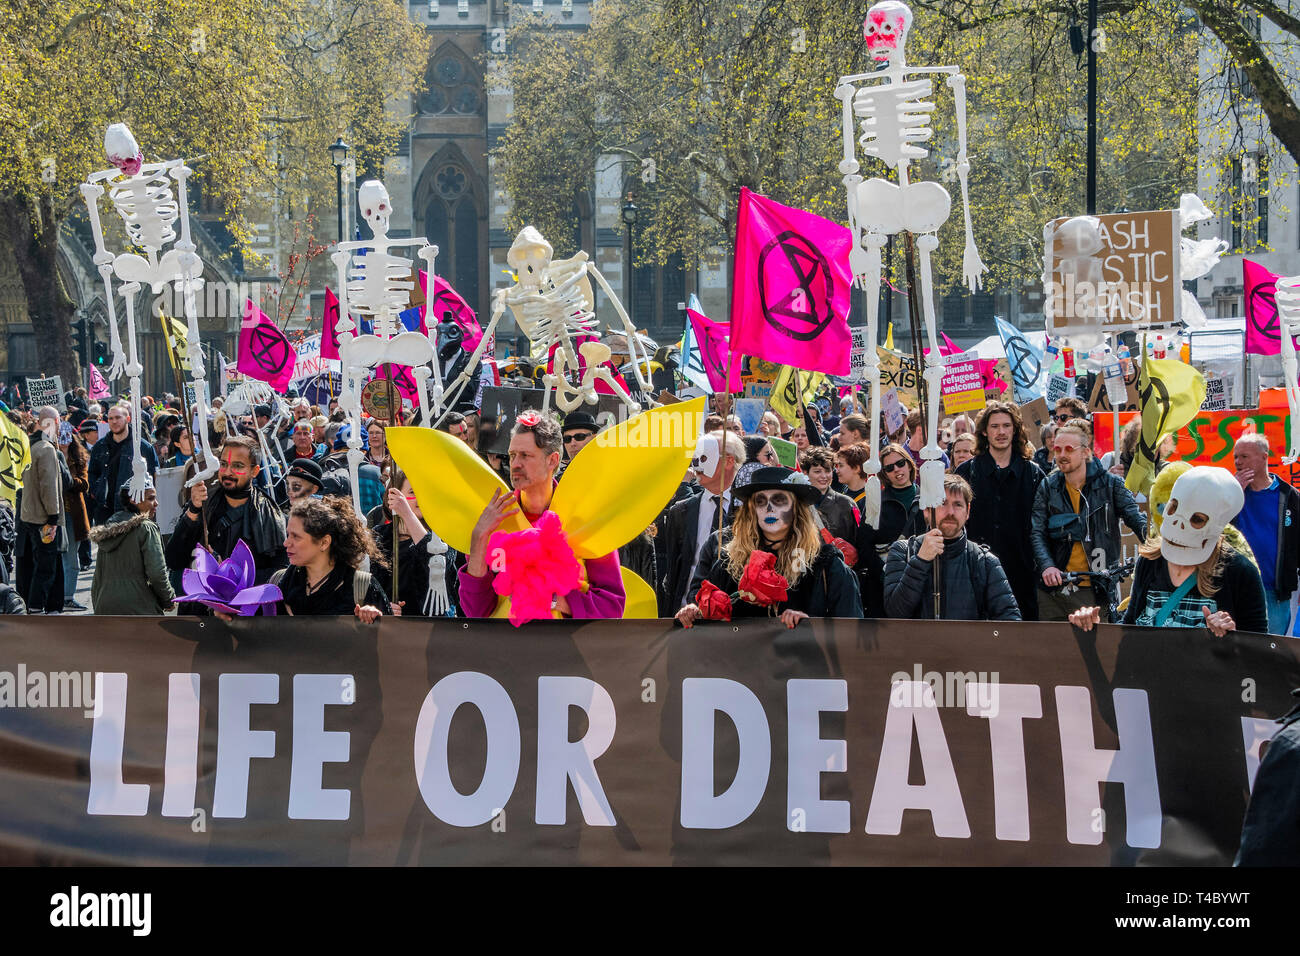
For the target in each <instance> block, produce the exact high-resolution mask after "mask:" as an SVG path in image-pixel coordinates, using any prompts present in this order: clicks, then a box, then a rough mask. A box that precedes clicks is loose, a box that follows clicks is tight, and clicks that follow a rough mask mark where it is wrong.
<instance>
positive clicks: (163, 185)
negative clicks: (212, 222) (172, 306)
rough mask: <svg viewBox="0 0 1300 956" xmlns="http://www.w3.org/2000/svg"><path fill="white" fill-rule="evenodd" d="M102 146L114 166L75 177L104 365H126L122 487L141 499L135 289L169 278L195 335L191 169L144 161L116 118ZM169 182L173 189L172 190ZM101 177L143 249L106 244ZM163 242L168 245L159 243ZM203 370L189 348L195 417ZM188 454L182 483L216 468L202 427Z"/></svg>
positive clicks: (157, 286) (156, 286) (198, 352)
mask: <svg viewBox="0 0 1300 956" xmlns="http://www.w3.org/2000/svg"><path fill="white" fill-rule="evenodd" d="M104 151H105V152H106V153H107V154H108V161H109V162H110V163H112V165H113V168H112V169H101V170H99V171H98V172H95V173H91V174H90V176H89V177H88V178H87V180H86V182H84V183H82V184H81V195H82V198H83V199H84V200H85V202H86V211H87V213H88V215H89V217H90V226H91V230H92V232H93V233H94V236H95V258H94V262H95V265H96V266H97V267H98V269H99V274H100V277H101V278H102V279H103V280H104V302H105V306H106V309H107V311H108V329H109V338H110V345H111V347H112V350H113V364H112V365H111V366H110V367H109V372H108V377H109V378H110V379H115V378H117V377H118V376H119V375H121V374H122V372H126V374H127V377H128V378H129V379H130V390H131V424H132V427H134V428H135V429H136V434H135V440H134V441H133V442H132V445H131V480H130V486H129V487H130V489H131V496H132V498H134V500H136V501H140V500H141V499H142V498H143V497H144V492H145V484H146V480H147V478H148V469H147V466H146V465H145V460H144V456H142V455H141V454H140V438H141V436H140V434H139V428H140V424H139V423H140V376H141V374H142V373H143V372H144V366H143V365H141V364H140V358H139V351H138V345H137V342H136V334H135V296H136V293H138V292H139V291H140V288H141V286H143V285H146V284H147V285H149V286H150V287H151V288H152V290H153V291H154V292H155V293H159V292H162V291H163V290H164V289H165V288H166V287H167V286H168V284H169V283H174V284H175V285H176V287H177V288H179V290H180V293H181V301H182V302H183V303H184V310H185V319H186V323H187V325H188V327H189V332H188V335H189V340H190V341H191V342H198V341H199V318H198V310H197V309H196V308H195V305H194V292H195V290H196V289H198V288H199V287H200V286H202V284H203V278H202V276H203V261H202V260H201V259H200V258H199V257H198V256H197V255H196V254H195V252H194V242H193V240H192V239H191V236H190V215H189V203H188V199H187V194H186V180H187V179H188V178H189V175H190V173H191V172H193V170H191V169H190V168H189V167H188V166H186V165H185V160H184V159H173V160H169V161H167V162H164V163H146V162H145V161H144V156H143V154H142V153H141V152H140V147H139V146H138V145H137V144H136V141H135V137H134V136H132V135H131V131H130V130H129V129H127V127H126V125H125V124H123V123H114V124H113V125H112V126H110V127H108V130H107V131H106V132H105V134H104ZM173 181H174V182H175V185H176V188H177V192H176V193H173V192H172V183H173ZM102 182H106V183H107V184H108V198H109V200H110V202H112V204H113V208H114V209H115V210H117V214H118V215H119V216H121V217H122V223H123V225H124V226H125V227H126V234H127V238H128V239H130V241H131V244H132V245H133V246H135V247H136V248H138V249H143V250H144V255H143V256H141V255H138V254H136V253H133V252H123V253H121V254H120V255H114V254H113V253H112V252H109V251H108V250H107V249H106V248H105V246H104V230H103V228H102V226H101V225H100V221H99V199H100V197H101V196H103V195H104V187H103V186H101V185H100V183H102ZM177 220H179V221H180V226H181V229H180V236H179V237H177V234H176V222H177ZM167 246H170V248H165V247H167ZM164 250H165V251H164ZM114 275H116V276H117V278H118V279H120V280H121V281H122V282H123V283H125V284H124V285H123V286H122V287H121V289H120V292H121V295H122V301H123V303H124V305H125V308H126V343H127V344H126V352H125V353H124V352H123V348H122V339H121V337H120V336H119V334H118V330H117V313H116V307H115V303H114V300H113V276H114ZM205 375H206V371H205V369H204V365H203V350H202V349H199V348H195V349H192V350H191V352H190V380H191V381H192V382H193V384H194V394H195V402H196V404H195V406H194V409H193V411H194V415H195V418H196V420H197V421H199V422H206V421H207V417H208V413H207V407H206V402H205V401H204V399H203V392H204V377H205ZM194 454H195V458H196V465H197V466H199V467H198V469H197V471H196V473H195V475H194V477H193V479H191V480H190V482H189V484H191V485H193V484H195V483H197V482H200V481H205V480H207V479H208V478H210V477H212V476H213V475H215V474H216V473H217V459H216V456H215V455H213V454H212V450H211V449H210V448H208V441H207V430H206V428H198V429H196V430H195V431H194Z"/></svg>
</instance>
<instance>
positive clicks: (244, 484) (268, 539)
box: [165, 435, 288, 584]
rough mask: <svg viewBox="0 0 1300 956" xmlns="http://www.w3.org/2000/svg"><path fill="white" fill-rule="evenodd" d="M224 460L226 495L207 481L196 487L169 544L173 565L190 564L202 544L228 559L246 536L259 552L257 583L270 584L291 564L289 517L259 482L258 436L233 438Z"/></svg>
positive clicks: (179, 567)
mask: <svg viewBox="0 0 1300 956" xmlns="http://www.w3.org/2000/svg"><path fill="white" fill-rule="evenodd" d="M218 458H219V459H220V461H221V467H220V469H219V471H218V472H217V474H218V478H219V481H220V485H221V494H213V495H209V494H208V488H207V485H204V484H198V485H195V486H194V489H193V490H192V491H191V493H190V504H189V506H188V507H187V508H186V509H185V511H184V512H182V514H181V517H180V520H178V521H177V522H176V528H175V530H174V531H173V532H172V536H171V540H170V541H168V542H167V548H166V552H165V554H166V558H167V567H169V568H171V569H172V570H173V571H179V570H182V569H184V568H188V567H189V566H190V564H191V562H192V561H193V555H194V549H195V547H197V546H198V545H206V546H207V547H208V549H209V550H211V551H212V553H213V554H214V555H216V557H217V559H218V560H221V561H224V560H225V559H226V558H228V557H230V555H231V552H233V551H234V550H235V544H236V543H237V542H239V541H241V540H242V541H244V542H246V543H247V544H248V548H249V550H250V551H252V552H253V562H254V564H255V565H256V567H257V574H256V579H257V583H258V584H265V583H266V582H267V580H268V579H269V578H270V577H271V574H272V573H273V572H275V571H277V570H279V569H280V568H283V567H284V566H285V565H286V564H287V563H288V559H287V558H286V556H285V552H284V533H285V521H284V515H283V514H281V512H280V509H279V508H277V507H276V506H275V502H274V501H272V500H271V498H270V497H269V496H268V495H267V494H266V493H265V492H263V491H262V490H261V489H260V488H259V487H258V486H257V484H256V481H255V479H256V478H257V475H258V472H259V471H261V467H260V465H259V462H258V447H257V443H256V442H255V441H254V440H253V439H251V438H248V437H246V436H243V435H232V436H230V437H228V438H227V439H226V440H225V442H224V443H223V444H222V446H221V453H220V455H219V456H218Z"/></svg>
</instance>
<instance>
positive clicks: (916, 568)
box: [885, 475, 1020, 621]
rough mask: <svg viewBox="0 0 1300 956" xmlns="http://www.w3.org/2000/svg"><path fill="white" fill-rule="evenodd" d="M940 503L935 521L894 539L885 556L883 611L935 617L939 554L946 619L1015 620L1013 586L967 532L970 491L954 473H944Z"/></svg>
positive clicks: (942, 613) (941, 613)
mask: <svg viewBox="0 0 1300 956" xmlns="http://www.w3.org/2000/svg"><path fill="white" fill-rule="evenodd" d="M943 492H944V503H943V504H941V505H939V507H937V508H935V509H934V517H935V521H937V522H938V526H937V527H935V528H931V529H930V530H929V531H927V532H926V533H925V534H918V535H914V536H912V537H910V538H906V539H901V540H899V541H895V542H894V543H893V545H891V546H890V548H889V557H888V558H887V559H886V561H885V613H886V614H887V615H888V616H890V617H900V618H921V619H933V618H935V617H936V614H935V610H934V561H935V559H936V558H940V556H942V558H941V560H940V564H939V574H940V578H941V583H940V587H939V613H938V615H937V617H938V618H939V619H940V620H944V621H1018V620H1020V609H1019V608H1017V607H1016V599H1015V596H1014V595H1013V594H1012V593H1011V585H1010V584H1008V583H1007V576H1006V574H1004V573H1003V571H1002V565H1001V563H999V561H998V559H997V557H996V556H995V555H994V554H992V553H991V552H990V551H989V550H988V548H985V547H983V546H982V545H978V544H976V543H975V542H973V541H971V540H970V539H969V538H967V537H966V520H967V518H969V517H970V504H971V490H970V485H968V484H966V480H965V479H964V478H961V477H959V476H957V475H945V476H944V478H943Z"/></svg>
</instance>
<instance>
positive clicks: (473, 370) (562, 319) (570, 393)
mask: <svg viewBox="0 0 1300 956" xmlns="http://www.w3.org/2000/svg"><path fill="white" fill-rule="evenodd" d="M553 252H554V250H553V249H552V248H551V244H550V243H549V242H547V241H546V240H545V239H544V238H542V234H541V233H540V232H538V231H537V230H536V229H534V228H533V227H532V226H525V227H524V228H523V229H522V230H520V232H519V235H517V236H516V237H515V241H514V244H513V245H511V247H510V251H509V252H508V253H507V254H506V262H508V263H509V264H510V268H511V269H513V270H514V271H515V275H516V276H517V277H518V281H517V282H516V283H515V284H514V285H512V286H508V287H506V288H504V289H498V290H497V292H496V295H495V296H494V297H493V300H492V320H491V322H490V323H489V325H488V327H487V330H486V331H485V332H484V333H483V339H482V341H481V342H480V343H479V346H478V348H477V349H475V350H474V354H473V355H472V356H470V360H469V364H468V366H467V367H466V369H465V372H463V373H462V374H461V375H460V376H458V377H457V379H456V381H455V382H454V383H453V385H452V386H451V387H450V388H449V389H448V392H449V394H451V399H450V400H449V407H450V404H451V403H452V402H454V400H455V397H456V396H458V395H459V394H460V390H461V389H463V388H464V387H465V384H466V383H467V382H468V381H469V379H470V376H471V375H473V376H477V374H478V369H479V362H480V360H481V358H482V354H483V349H484V347H485V346H486V344H487V343H488V342H490V341H491V340H492V337H493V334H494V333H495V332H496V327H497V323H498V322H499V321H500V320H501V316H502V314H503V313H504V312H505V310H506V308H507V307H509V309H510V311H511V313H512V314H513V315H514V317H515V321H516V322H518V323H519V327H520V328H521V329H522V330H523V331H524V334H525V335H527V336H528V339H529V341H530V342H531V343H532V358H533V360H534V361H537V362H543V363H544V362H546V361H547V360H548V358H550V357H551V356H552V354H553V356H554V363H553V365H552V368H551V371H550V372H548V373H546V375H545V376H544V378H543V379H542V381H543V383H544V384H545V386H546V389H547V392H546V396H545V397H544V398H543V400H542V410H543V411H547V410H548V409H549V408H550V403H551V392H552V391H554V393H555V404H556V406H557V407H559V408H560V409H561V410H562V411H564V412H571V411H573V410H574V409H575V408H577V407H578V406H579V405H581V404H582V403H583V402H587V403H589V404H592V405H594V404H596V402H597V401H598V398H599V393H598V392H597V391H596V383H597V382H598V381H600V382H604V383H605V385H607V386H608V387H609V389H610V391H612V392H613V393H614V394H615V395H617V396H618V397H619V398H620V399H621V400H622V401H623V403H624V404H625V405H626V406H627V407H628V409H629V411H630V412H633V413H635V412H639V411H640V410H641V406H640V405H639V404H637V403H636V402H634V401H633V400H632V398H631V396H629V395H628V393H627V391H626V390H625V389H624V388H623V387H622V386H621V385H620V384H619V383H618V381H617V380H616V379H615V378H614V376H613V375H612V374H611V373H610V371H609V367H608V366H607V364H606V363H607V362H609V359H610V355H611V354H612V353H611V351H610V348H609V346H608V345H605V344H604V343H603V342H600V341H596V338H597V336H598V333H599V330H598V327H597V323H596V315H595V313H594V312H593V311H592V309H593V306H594V302H595V300H594V299H593V296H592V288H591V279H592V278H594V279H595V280H596V282H597V284H598V285H599V286H600V288H601V290H602V291H603V292H604V293H605V295H606V296H608V297H609V300H610V301H611V302H612V303H613V304H614V311H615V312H616V313H617V314H618V317H619V320H620V321H621V322H622V324H623V330H624V331H625V332H626V333H627V340H628V350H629V352H630V353H632V354H631V356H630V358H631V359H632V361H633V363H634V364H633V370H634V373H635V375H636V380H637V385H638V386H639V387H640V389H641V393H642V394H643V395H650V394H653V393H652V391H651V388H650V382H649V381H648V380H647V379H646V377H645V374H644V369H646V368H647V367H648V363H647V362H646V356H645V351H644V349H642V348H641V346H640V339H639V338H638V337H637V335H636V330H635V329H634V328H633V326H632V320H631V319H630V318H628V314H627V312H626V311H624V309H623V304H622V303H621V302H620V301H619V299H618V296H616V295H615V294H614V290H613V289H611V288H610V286H609V283H608V282H607V281H606V280H605V277H604V276H602V275H601V274H600V270H598V269H597V268H596V267H595V266H594V265H593V264H592V263H591V262H589V261H588V259H587V254H586V253H585V252H578V254H577V255H575V256H573V257H572V258H569V259H563V260H560V261H555V260H554V259H552V253H553ZM575 340H587V341H583V342H582V344H581V345H579V346H577V348H576V350H575V348H574V341H575ZM579 354H580V355H581V356H582V361H581V363H580V362H579V359H578V356H579ZM584 365H585V368H583V367H582V366H584ZM579 368H582V374H581V379H580V381H579V383H578V385H576V386H574V385H572V384H571V383H570V380H569V375H570V373H571V372H572V374H574V375H575V376H576V375H577V374H578V370H579Z"/></svg>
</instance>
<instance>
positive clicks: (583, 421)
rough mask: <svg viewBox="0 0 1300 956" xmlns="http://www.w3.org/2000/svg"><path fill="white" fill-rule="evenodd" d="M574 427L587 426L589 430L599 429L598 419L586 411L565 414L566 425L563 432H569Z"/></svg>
mask: <svg viewBox="0 0 1300 956" xmlns="http://www.w3.org/2000/svg"><path fill="white" fill-rule="evenodd" d="M574 428H585V429H587V430H588V431H593V432H594V431H598V430H599V429H598V428H597V427H596V419H594V418H592V417H591V416H590V415H588V414H587V413H586V412H569V414H567V415H565V416H564V425H563V426H562V427H561V429H560V431H561V432H567V431H570V430H571V429H574Z"/></svg>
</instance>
